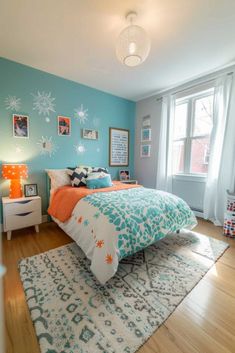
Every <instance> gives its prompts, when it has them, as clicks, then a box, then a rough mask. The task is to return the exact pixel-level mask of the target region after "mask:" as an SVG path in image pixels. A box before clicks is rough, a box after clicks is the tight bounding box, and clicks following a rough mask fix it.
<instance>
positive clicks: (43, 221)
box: [42, 214, 48, 223]
mask: <svg viewBox="0 0 235 353" xmlns="http://www.w3.org/2000/svg"><path fill="white" fill-rule="evenodd" d="M46 222H48V215H47V214H44V215H42V223H46Z"/></svg>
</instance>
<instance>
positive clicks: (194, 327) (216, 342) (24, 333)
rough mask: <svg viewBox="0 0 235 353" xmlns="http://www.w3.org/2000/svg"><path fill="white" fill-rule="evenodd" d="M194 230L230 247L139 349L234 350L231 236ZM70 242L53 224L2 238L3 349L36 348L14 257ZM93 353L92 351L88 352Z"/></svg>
mask: <svg viewBox="0 0 235 353" xmlns="http://www.w3.org/2000/svg"><path fill="white" fill-rule="evenodd" d="M195 231H197V232H200V233H203V234H206V235H209V236H211V237H214V238H217V239H221V240H224V241H227V242H228V243H229V244H230V246H231V247H230V248H229V249H228V250H227V251H226V252H225V253H224V255H223V256H222V257H221V258H220V259H219V261H218V262H217V263H216V264H215V265H214V266H213V268H212V269H211V270H210V271H209V272H208V273H207V274H206V276H205V277H204V278H203V279H202V280H201V281H200V282H199V284H198V285H197V286H196V287H195V288H194V289H193V290H192V292H191V293H190V294H189V295H188V296H187V297H186V298H185V299H184V300H183V302H182V303H181V304H180V305H179V306H178V307H177V309H176V310H175V311H174V313H173V314H172V315H171V316H170V317H169V318H168V320H167V321H166V322H165V323H164V325H162V326H161V327H160V328H159V329H158V330H157V331H156V333H155V334H154V335H153V336H152V337H151V338H150V339H149V340H148V341H147V342H146V343H145V344H144V346H143V347H142V348H141V349H140V350H139V351H138V353H198V352H200V353H229V352H230V353H232V352H233V353H234V352H235V240H231V239H227V238H225V237H223V236H222V235H221V233H222V229H221V228H218V227H215V226H214V225H213V224H211V223H209V222H206V221H203V220H199V225H198V226H197V228H195ZM69 242H71V240H70V238H69V237H68V236H67V235H65V233H64V232H63V231H62V230H60V229H59V228H58V227H57V226H56V225H55V224H54V223H44V224H43V225H41V227H40V233H39V234H36V233H35V232H34V230H33V228H29V229H26V230H21V231H16V232H13V237H12V240H11V241H7V240H6V239H5V235H4V240H3V261H4V264H5V266H6V267H7V274H6V276H5V280H4V285H5V289H4V295H5V318H6V352H7V353H39V352H40V350H39V346H38V343H37V339H36V336H35V332H34V328H33V325H32V321H31V319H30V315H29V312H28V307H27V304H26V302H25V297H24V292H23V289H22V285H21V282H20V278H19V273H18V270H17V263H18V260H19V259H20V258H22V257H27V256H31V255H34V254H38V253H41V252H44V251H47V250H49V249H52V248H55V247H58V246H61V245H63V244H66V243H69ZM91 353H95V352H91Z"/></svg>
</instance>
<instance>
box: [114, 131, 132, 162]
mask: <svg viewBox="0 0 235 353" xmlns="http://www.w3.org/2000/svg"><path fill="white" fill-rule="evenodd" d="M109 165H110V166H112V167H115V166H116V167H127V166H128V165H129V130H126V129H119V128H114V127H110V128H109Z"/></svg>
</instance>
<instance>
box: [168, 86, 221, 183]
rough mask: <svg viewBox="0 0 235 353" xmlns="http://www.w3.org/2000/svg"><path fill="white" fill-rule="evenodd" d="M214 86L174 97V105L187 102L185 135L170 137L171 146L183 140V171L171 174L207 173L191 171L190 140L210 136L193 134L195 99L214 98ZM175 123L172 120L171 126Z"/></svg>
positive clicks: (199, 174) (193, 175) (208, 136)
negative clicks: (176, 137) (175, 137)
mask: <svg viewBox="0 0 235 353" xmlns="http://www.w3.org/2000/svg"><path fill="white" fill-rule="evenodd" d="M214 92H215V88H214V87H211V88H209V89H206V90H203V91H198V92H196V93H194V94H191V95H188V96H185V97H181V98H178V99H177V98H176V99H175V107H176V106H177V105H181V104H185V103H187V118H186V124H187V125H186V136H185V137H181V138H178V139H174V138H173V139H172V146H174V143H175V142H179V141H183V142H184V168H183V172H178V173H174V174H173V176H176V177H180V176H192V177H199V178H200V177H202V178H206V177H207V173H194V172H191V162H192V158H191V156H192V141H193V140H197V139H204V138H210V136H211V134H202V135H194V126H195V115H196V109H195V108H196V101H197V100H198V99H201V98H206V97H209V96H213V99H214ZM174 119H175V114H174ZM213 121H214V114H212V123H213ZM174 124H175V120H174V121H173V126H174Z"/></svg>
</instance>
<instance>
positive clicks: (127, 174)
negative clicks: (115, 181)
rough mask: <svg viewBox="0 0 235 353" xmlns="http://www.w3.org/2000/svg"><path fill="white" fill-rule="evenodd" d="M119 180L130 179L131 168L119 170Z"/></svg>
mask: <svg viewBox="0 0 235 353" xmlns="http://www.w3.org/2000/svg"><path fill="white" fill-rule="evenodd" d="M119 180H121V181H122V180H130V172H129V170H120V171H119Z"/></svg>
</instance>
